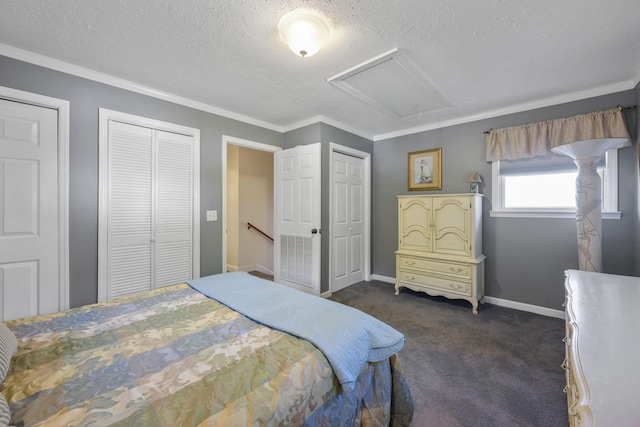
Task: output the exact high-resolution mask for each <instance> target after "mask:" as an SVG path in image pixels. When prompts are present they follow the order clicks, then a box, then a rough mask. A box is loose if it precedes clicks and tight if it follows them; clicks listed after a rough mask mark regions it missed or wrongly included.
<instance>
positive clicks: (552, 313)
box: [484, 296, 565, 319]
mask: <svg viewBox="0 0 640 427" xmlns="http://www.w3.org/2000/svg"><path fill="white" fill-rule="evenodd" d="M484 300H485V302H488V303H489V304H493V305H498V306H500V307H507V308H513V309H516V310H520V311H528V312H529V313H535V314H541V315H543V316H548V317H556V318H558V319H564V318H565V315H564V311H562V310H555V309H553V308H547V307H540V306H539V305H531V304H525V303H523V302H518V301H510V300H506V299H502V298H494V297H487V296H485V297H484Z"/></svg>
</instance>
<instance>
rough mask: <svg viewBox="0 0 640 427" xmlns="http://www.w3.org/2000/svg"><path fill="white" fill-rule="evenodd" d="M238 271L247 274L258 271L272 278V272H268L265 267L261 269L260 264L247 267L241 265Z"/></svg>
mask: <svg viewBox="0 0 640 427" xmlns="http://www.w3.org/2000/svg"><path fill="white" fill-rule="evenodd" d="M238 270H240V271H246V272H247V273H248V272H250V271H258V272H260V273H264V274H270V275H271V276H273V275H274V274H273V271H271V270H269V269H268V268H266V267H263V266H262V265H260V264H249V265H243V266H242V267H240V268H239V269H238Z"/></svg>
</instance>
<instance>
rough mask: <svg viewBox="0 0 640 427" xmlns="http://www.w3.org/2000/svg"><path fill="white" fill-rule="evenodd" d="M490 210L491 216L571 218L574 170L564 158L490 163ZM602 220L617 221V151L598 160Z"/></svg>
mask: <svg viewBox="0 0 640 427" xmlns="http://www.w3.org/2000/svg"><path fill="white" fill-rule="evenodd" d="M492 168H493V171H492V176H493V198H494V200H493V210H492V211H491V216H503V217H505V216H506V217H533V218H545V217H548V218H564V217H567V218H574V217H575V212H576V207H575V181H576V176H577V175H578V167H577V166H576V165H575V164H574V163H573V161H572V160H571V159H570V158H569V157H566V156H549V157H536V158H533V159H522V160H502V161H495V162H493V163H492ZM598 174H599V175H600V178H601V179H602V213H603V218H620V212H618V179H617V177H618V151H617V150H611V151H609V152H607V154H606V156H605V157H604V158H603V159H602V160H601V163H600V165H599V166H598Z"/></svg>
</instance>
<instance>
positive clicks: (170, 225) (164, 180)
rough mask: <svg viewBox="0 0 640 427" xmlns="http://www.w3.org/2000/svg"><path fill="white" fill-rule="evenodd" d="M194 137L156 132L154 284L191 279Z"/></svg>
mask: <svg viewBox="0 0 640 427" xmlns="http://www.w3.org/2000/svg"><path fill="white" fill-rule="evenodd" d="M192 150H193V138H192V137H190V136H187V135H179V134H175V133H170V132H161V131H157V133H156V175H155V180H154V183H155V186H156V191H155V194H156V195H157V198H156V200H157V201H156V212H157V214H156V216H155V220H156V222H155V227H154V228H155V232H156V237H155V240H156V245H155V249H156V253H155V268H154V270H155V285H156V288H159V287H162V286H169V285H175V284H176V283H180V282H184V281H186V280H189V279H191V271H192V269H191V266H192V259H191V254H192V253H193V251H192V250H191V246H192V238H191V236H192V235H193V231H192V227H193V224H192V220H191V219H192V218H193V212H192V200H193V188H192V187H193V186H192V183H193V177H192V174H193V168H192V159H193V153H192Z"/></svg>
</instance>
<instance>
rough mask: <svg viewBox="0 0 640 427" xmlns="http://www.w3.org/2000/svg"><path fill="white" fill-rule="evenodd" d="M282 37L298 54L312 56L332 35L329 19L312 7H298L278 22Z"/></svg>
mask: <svg viewBox="0 0 640 427" xmlns="http://www.w3.org/2000/svg"><path fill="white" fill-rule="evenodd" d="M278 32H279V33H280V38H282V40H284V42H285V43H287V44H288V45H289V48H290V49H291V50H292V51H293V53H295V54H296V55H300V56H302V57H303V58H304V57H307V56H312V55H314V54H315V53H316V52H318V51H319V50H320V48H321V47H322V46H324V45H325V44H326V43H327V42H328V41H329V38H330V37H331V30H330V27H329V21H328V20H327V18H325V17H324V16H323V15H322V14H320V13H319V12H316V11H315V10H312V9H296V10H292V11H291V12H288V13H286V14H285V15H284V16H283V17H282V18H280V21H279V22H278Z"/></svg>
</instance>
